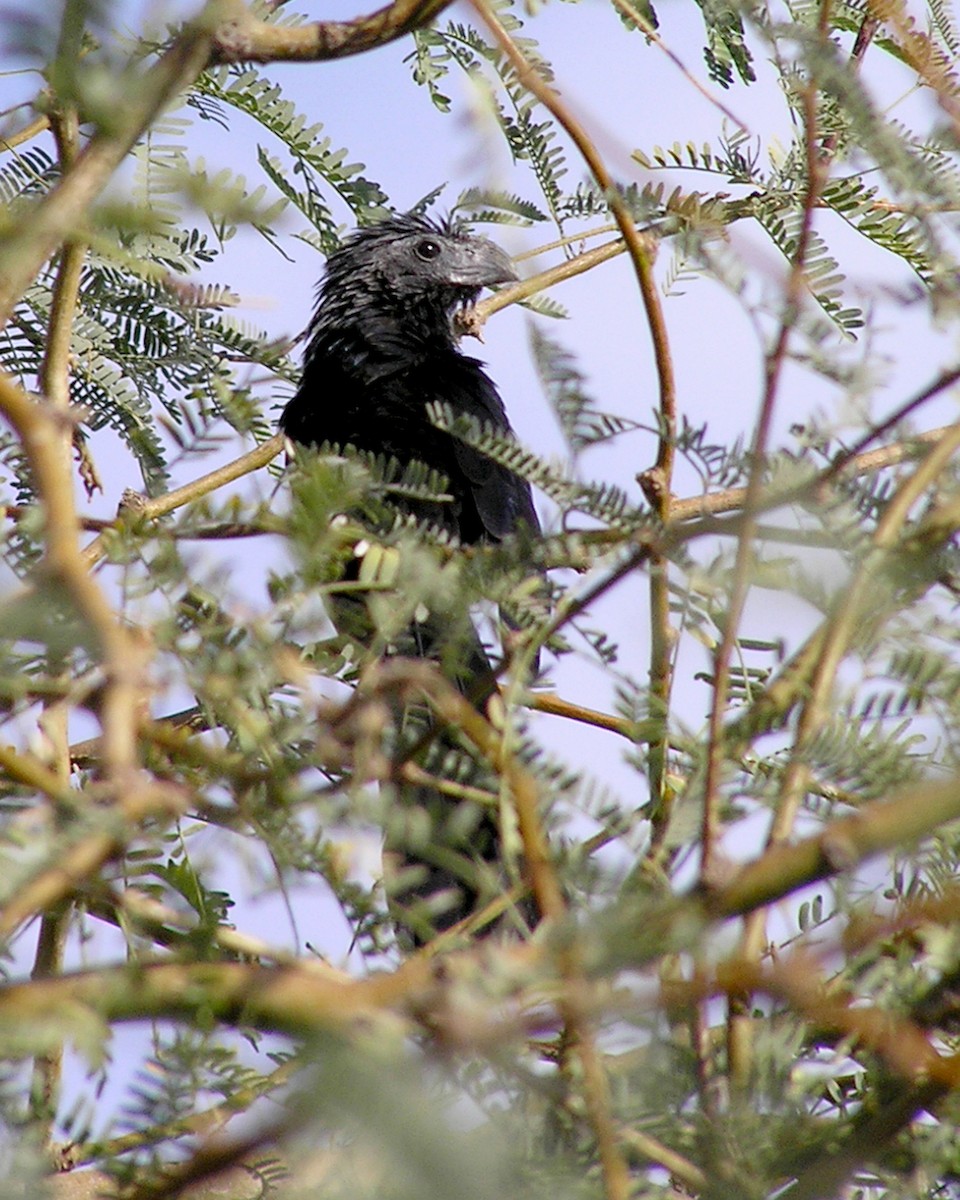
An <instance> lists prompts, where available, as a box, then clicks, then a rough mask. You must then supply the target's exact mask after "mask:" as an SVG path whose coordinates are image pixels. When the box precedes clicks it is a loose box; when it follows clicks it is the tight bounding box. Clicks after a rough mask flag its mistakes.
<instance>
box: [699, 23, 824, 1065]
mask: <svg viewBox="0 0 960 1200" xmlns="http://www.w3.org/2000/svg"><path fill="white" fill-rule="evenodd" d="M829 11H830V0H820V10H819V14H818V26H817V32H818V36H819V38H820V40H821V42H823V43H826V41H827V38H828V33H829V28H828V21H829ZM800 101H801V106H802V110H803V148H804V155H805V160H806V176H807V180H806V183H807V186H806V191H805V194H804V199H803V217H802V223H801V227H800V233H799V236H798V238H797V248H796V252H795V254H794V256H793V261H792V263H791V267H790V275H789V277H788V280H787V290H786V295H785V297H784V306H783V316H782V318H781V321H780V327H779V329H778V332H777V337H776V341H775V343H774V346H773V350H772V352H771V353H770V354H769V355H768V356H767V362H766V371H765V383H764V394H763V399H762V401H761V406H760V416H759V419H758V421H757V426H756V431H755V433H754V439H753V445H752V448H751V471H750V479H749V481H748V483H747V495H746V498H745V501H744V510H743V512H744V518H745V520H744V525H743V528H742V530H741V536H740V541H739V543H738V545H737V556H736V562H735V564H734V577H733V588H732V594H731V597H730V605H729V609H728V612H727V616H726V620H725V624H724V630H723V637H722V638H721V642H720V647H719V649H718V651H717V656H716V663H715V668H714V692H713V702H712V705H711V709H710V722H709V743H708V751H707V769H706V779H705V782H704V796H703V831H702V837H701V841H702V850H701V853H702V858H701V868H700V878H701V882H702V884H703V885H704V886H706V887H709V886H710V885H711V883H712V882H713V881H714V875H715V873H716V863H715V857H714V856H715V853H716V848H717V839H718V836H719V821H720V817H719V812H720V802H721V774H722V770H723V764H724V750H725V739H724V736H723V720H724V716H725V714H726V710H727V701H728V696H729V687H730V665H731V661H732V658H733V652H734V647H735V645H736V640H737V635H738V633H739V628H740V621H741V618H742V616H743V610H744V606H745V604H746V599H747V594H748V592H749V588H750V575H751V568H752V565H753V560H754V548H753V547H754V536H755V532H756V523H757V507H758V502H759V500H760V497H761V492H762V487H763V473H764V466H765V460H766V453H767V444H768V440H769V436H770V430H771V427H772V423H773V413H774V406H775V403H776V399H777V393H778V390H779V384H780V378H781V374H782V370H783V364H784V362H785V360H786V353H787V347H788V344H789V341H790V337H791V334H792V332H793V327H794V324H795V323H796V319H797V313H798V311H799V307H800V305H801V303H802V301H803V296H804V292H805V290H806V286H807V284H806V275H805V267H806V260H807V252H808V249H809V246H810V239H811V237H812V235H813V214H814V210H815V208H816V205H817V201H818V199H819V197H820V193H821V191H822V189H823V186H824V184H825V183H826V180H827V176H828V171H829V158H826V157H824V156H823V155H822V154H821V151H820V146H819V124H818V113H817V105H818V101H819V94H818V82H817V77H816V73H815V72H814V71H813V70H811V72H810V76H809V78H808V79H807V80H806V82H805V84H804V86H803V87H802V89H801V93H800ZM762 920H763V918H762V916H754V917H753V920H752V922H749V923H748V924H750V926H751V930H750V932H751V935H752V938H753V939H755V940H760V939H762V936H763V926H762V925H761V921H762ZM745 936H746V935H745ZM748 1007H749V998H748V997H745V996H739V997H734V998H732V999H731V1002H730V1006H729V1011H728V1016H727V1060H728V1065H729V1066H728V1069H729V1073H730V1078H731V1081H732V1082H733V1083H734V1084H735V1085H736V1086H739V1087H741V1088H743V1087H746V1085H747V1082H748V1079H749V1074H750V1064H751V1061H752V1054H751V1028H750V1025H749V1022H748V1021H747V1020H746V1018H745V1014H746V1010H747V1009H748Z"/></svg>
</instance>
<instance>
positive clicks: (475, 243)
mask: <svg viewBox="0 0 960 1200" xmlns="http://www.w3.org/2000/svg"><path fill="white" fill-rule="evenodd" d="M432 247H437V248H438V252H437V253H436V254H435V255H434V256H433V257H430V258H426V257H424V253H425V252H429V248H432ZM515 278H516V275H515V274H514V271H513V268H512V266H511V265H510V260H509V259H508V258H507V256H506V255H505V254H504V253H503V251H502V250H501V249H500V248H499V247H498V246H496V245H494V243H493V242H491V241H489V240H488V239H486V238H479V237H471V236H469V235H467V234H465V233H463V232H461V231H459V230H458V229H457V228H456V227H455V226H454V227H450V226H446V225H439V224H435V223H434V222H431V221H428V220H426V219H425V218H422V217H412V216H402V217H395V218H393V219H391V220H389V221H385V222H383V223H382V224H380V225H376V226H373V227H372V228H369V229H364V230H361V231H359V232H358V233H356V234H354V235H353V237H352V238H350V239H348V240H347V241H346V242H345V243H344V245H343V247H342V248H341V249H340V250H338V251H337V252H336V253H334V254H332V255H331V256H330V259H329V260H328V263H327V272H326V276H325V278H324V281H323V283H322V285H321V287H320V292H319V297H318V306H317V312H316V315H315V317H314V319H313V322H312V323H311V326H310V341H309V345H308V347H307V352H306V356H305V358H304V367H303V377H302V379H301V382H300V387H299V390H298V391H297V394H296V396H294V398H293V400H291V401H290V403H289V404H288V405H287V408H286V410H285V411H284V414H283V417H282V418H281V422H280V424H281V428H282V429H283V431H284V432H285V433H286V434H287V435H288V436H289V437H290V438H292V439H293V440H294V441H296V442H301V443H303V444H305V445H319V444H320V443H322V442H324V441H327V442H331V443H336V444H338V445H340V446H345V445H353V446H356V447H357V448H358V449H360V450H367V451H370V452H372V453H375V454H386V455H392V456H394V457H395V458H396V459H397V460H398V461H399V462H401V463H406V462H409V461H410V460H411V459H418V460H419V461H420V462H424V463H426V464H427V465H428V466H430V467H433V468H434V469H435V470H437V471H440V472H441V473H442V474H443V475H445V476H446V477H447V479H448V480H449V482H450V490H451V493H452V494H453V496H454V503H453V504H452V505H447V506H444V507H443V508H442V509H439V510H438V506H431V507H430V508H429V509H427V510H426V511H423V510H421V511H416V510H417V506H416V505H410V506H409V507H411V508H413V509H414V510H415V511H416V515H418V516H420V515H422V516H426V517H429V518H432V519H437V518H438V517H439V521H440V523H441V524H443V525H445V526H446V527H447V528H448V529H449V530H450V531H451V532H452V533H456V534H457V535H458V537H459V538H460V539H461V541H463V542H466V543H472V542H477V541H480V540H483V539H485V538H493V539H500V538H503V537H505V536H506V535H507V534H509V533H512V532H514V531H515V530H516V529H517V528H518V527H519V525H520V524H521V523H525V524H526V525H527V526H528V527H529V528H530V529H532V530H537V529H539V524H538V522H537V515H536V512H535V510H534V507H533V500H532V498H531V495H530V488H529V485H528V484H526V483H525V482H524V481H523V480H521V479H519V478H518V477H517V476H516V475H514V474H513V473H512V472H511V471H508V470H506V469H505V468H503V467H501V466H499V465H498V464H497V463H494V462H493V461H492V460H491V459H489V458H487V457H486V456H484V455H482V454H480V453H479V452H478V451H476V450H474V449H472V448H471V447H469V446H466V445H464V443H463V442H460V441H457V440H456V439H455V438H452V437H450V435H449V434H446V433H443V432H441V431H440V430H438V429H436V428H435V427H434V426H433V425H432V424H431V423H430V421H429V419H428V417H427V403H428V402H429V401H432V400H438V401H445V402H446V403H448V404H450V405H452V406H453V408H454V409H455V410H459V411H461V412H464V413H467V414H469V415H470V416H473V417H475V418H477V419H478V420H479V421H481V422H487V423H489V424H492V425H494V426H497V427H498V428H500V429H502V430H504V431H509V430H510V424H509V422H508V420H507V415H506V412H505V410H504V407H503V402H502V401H501V399H500V397H499V395H498V394H497V390H496V388H495V387H494V386H493V384H492V382H491V381H490V379H489V377H488V376H487V374H486V373H485V372H484V370H483V367H482V365H481V363H480V362H479V361H478V360H477V359H475V358H470V357H468V356H467V355H465V354H461V353H460V351H459V349H458V348H457V344H456V338H455V336H454V333H453V324H452V318H453V314H454V312H455V310H456V308H457V307H458V306H459V305H465V304H468V303H470V302H471V301H472V300H474V299H475V298H476V296H477V294H478V293H479V291H480V289H481V288H482V287H484V286H487V285H489V284H493V283H503V282H507V281H508V280H511V279H515Z"/></svg>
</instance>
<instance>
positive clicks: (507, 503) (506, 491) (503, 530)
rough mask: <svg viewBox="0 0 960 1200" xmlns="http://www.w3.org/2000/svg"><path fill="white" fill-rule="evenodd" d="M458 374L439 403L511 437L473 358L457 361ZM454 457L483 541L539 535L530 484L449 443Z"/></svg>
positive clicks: (498, 401)
mask: <svg viewBox="0 0 960 1200" xmlns="http://www.w3.org/2000/svg"><path fill="white" fill-rule="evenodd" d="M460 362H461V364H462V370H460V371H458V372H457V376H456V378H454V379H451V380H447V381H445V383H446V387H445V395H444V396H443V399H444V400H446V401H447V403H448V404H450V405H451V406H452V407H453V409H454V410H455V411H459V412H463V413H466V414H467V415H468V416H471V417H474V418H475V419H476V420H477V421H479V422H480V424H481V425H492V426H494V428H496V429H499V430H502V431H503V432H504V433H506V434H512V433H513V430H512V429H511V428H510V423H509V421H508V420H507V414H506V411H505V410H504V407H503V401H502V400H501V399H500V396H499V395H498V394H497V389H496V388H495V387H494V386H493V384H492V383H491V381H490V379H489V378H488V377H487V375H486V374H485V373H484V371H483V370H482V368H481V366H480V363H479V362H477V360H476V359H473V358H461V360H460ZM454 458H455V461H456V464H457V466H458V467H459V469H460V470H461V471H462V472H463V476H464V478H465V480H466V481H467V483H468V484H469V487H470V492H471V494H472V498H473V501H474V504H475V505H476V509H477V514H478V516H479V518H480V521H481V523H482V525H483V528H484V531H485V532H486V534H487V535H488V536H489V537H492V538H495V539H497V540H499V539H500V538H503V537H506V536H507V534H510V533H515V532H516V531H517V529H518V527H519V526H520V525H521V524H525V525H526V526H527V527H528V528H529V530H530V531H531V532H532V533H537V532H539V530H540V522H539V520H538V519H537V513H536V509H535V508H534V507H533V496H532V495H531V492H530V485H529V484H528V483H527V482H526V481H525V480H523V479H521V478H520V477H519V475H515V474H514V473H513V472H512V471H510V470H508V469H507V468H506V467H502V466H500V464H499V463H496V462H494V461H493V459H492V458H488V457H487V455H486V454H483V453H481V452H480V451H479V450H476V449H474V447H473V446H468V445H467V444H466V443H465V442H461V441H460V440H459V439H458V438H457V439H454Z"/></svg>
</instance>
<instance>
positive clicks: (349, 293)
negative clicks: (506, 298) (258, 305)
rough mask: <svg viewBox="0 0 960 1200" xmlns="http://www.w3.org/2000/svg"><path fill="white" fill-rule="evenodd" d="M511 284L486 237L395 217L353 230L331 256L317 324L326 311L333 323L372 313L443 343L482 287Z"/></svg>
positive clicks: (508, 269) (511, 275)
mask: <svg viewBox="0 0 960 1200" xmlns="http://www.w3.org/2000/svg"><path fill="white" fill-rule="evenodd" d="M516 278H517V274H516V272H515V271H514V269H513V264H512V263H511V261H510V259H509V257H508V255H507V254H506V253H505V252H504V251H503V250H501V249H500V247H499V246H497V245H496V244H495V243H493V242H491V241H490V240H489V238H485V237H476V236H474V235H473V234H470V233H468V232H467V231H466V230H465V229H464V228H463V227H462V226H461V225H459V224H457V223H455V222H449V221H446V222H440V221H431V220H429V219H428V218H427V217H422V216H415V215H412V214H406V215H402V216H395V217H391V218H389V219H388V220H386V221H382V222H380V223H379V224H377V225H372V226H369V227H368V228H365V229H360V230H358V231H357V232H356V233H354V234H352V235H351V236H350V237H348V238H347V239H346V240H345V241H344V243H343V245H342V246H341V247H340V248H339V249H338V250H336V251H334V253H333V254H331V255H330V258H329V259H328V260H327V271H326V277H325V279H324V282H323V285H322V287H321V292H320V304H321V307H320V311H319V312H318V318H319V317H320V316H321V315H322V313H323V310H324V308H325V307H328V306H330V307H333V308H335V309H336V311H337V318H338V319H339V320H343V319H344V318H345V317H348V314H349V313H350V312H353V313H361V312H366V313H371V314H372V313H376V314H377V315H378V316H379V317H380V318H381V319H383V318H386V319H388V320H390V321H396V322H397V323H398V324H399V325H401V326H403V327H405V328H407V329H413V330H414V331H416V332H419V333H422V334H424V335H427V336H430V335H434V336H435V335H438V334H439V335H442V336H443V337H450V336H451V332H450V330H451V325H450V319H451V316H452V315H453V313H454V311H455V309H456V308H457V307H459V306H465V305H468V304H470V303H472V302H473V301H474V300H475V299H476V298H477V295H478V294H479V292H480V289H481V288H483V287H488V286H489V285H490V284H494V283H507V282H509V281H511V280H515V279H516Z"/></svg>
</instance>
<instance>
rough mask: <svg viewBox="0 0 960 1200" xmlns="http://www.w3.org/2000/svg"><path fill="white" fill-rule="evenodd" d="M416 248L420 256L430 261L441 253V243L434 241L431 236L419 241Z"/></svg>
mask: <svg viewBox="0 0 960 1200" xmlns="http://www.w3.org/2000/svg"><path fill="white" fill-rule="evenodd" d="M415 250H416V254H417V257H418V258H422V259H424V260H425V261H427V262H429V261H430V259H431V258H436V257H437V255H438V254H439V253H440V243H439V242H434V241H432V240H431V239H430V238H424V240H423V241H422V242H417V245H416V247H415Z"/></svg>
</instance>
